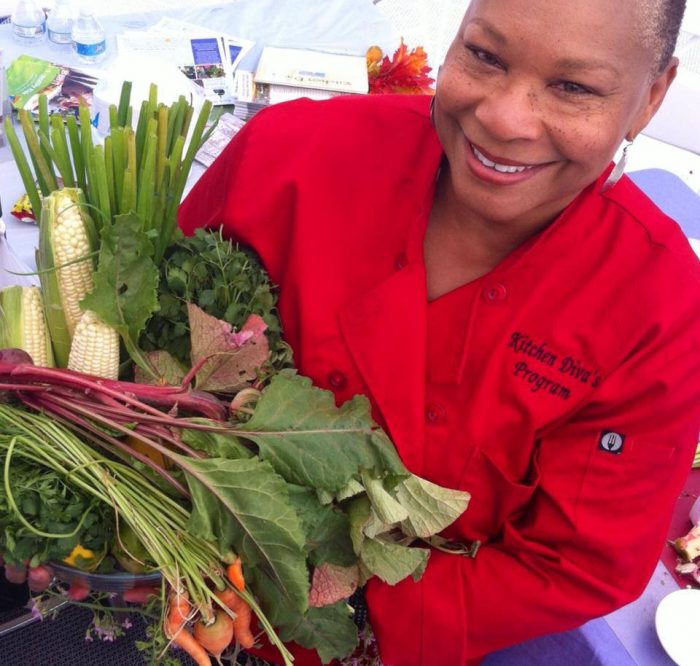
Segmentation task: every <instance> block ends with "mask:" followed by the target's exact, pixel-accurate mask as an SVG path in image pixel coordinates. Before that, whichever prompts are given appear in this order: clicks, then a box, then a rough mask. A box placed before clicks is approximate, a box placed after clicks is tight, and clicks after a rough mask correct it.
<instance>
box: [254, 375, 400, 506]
mask: <svg viewBox="0 0 700 666" xmlns="http://www.w3.org/2000/svg"><path fill="white" fill-rule="evenodd" d="M240 430H241V431H242V433H245V434H244V435H243V436H244V437H247V438H249V439H251V440H253V441H254V442H255V443H256V444H257V445H258V447H259V449H260V457H261V458H262V459H264V460H267V461H269V462H270V464H271V465H272V466H273V467H274V468H275V470H276V471H277V472H278V473H279V474H280V475H281V476H283V477H284V478H285V479H286V480H287V481H289V482H290V483H295V484H298V485H302V486H309V487H311V488H315V489H317V490H325V491H328V492H331V493H335V492H338V491H340V490H341V489H344V488H345V487H346V486H347V485H348V483H349V482H350V481H351V479H353V478H357V477H358V475H359V472H360V470H361V469H367V470H372V471H373V473H374V475H375V476H381V475H382V474H387V473H391V474H407V473H408V472H407V471H406V469H405V467H404V466H403V464H402V463H401V461H400V459H399V457H398V455H397V454H396V452H395V451H394V448H393V446H392V445H391V442H390V441H389V440H388V438H386V436H382V433H381V432H380V431H378V430H377V429H376V425H375V424H374V423H373V421H372V417H371V415H370V407H369V402H368V401H367V399H366V398H364V397H363V396H355V397H354V398H353V399H352V400H349V401H348V402H346V403H345V404H343V405H342V406H340V407H336V404H335V399H334V397H333V394H332V393H331V392H330V391H324V390H322V389H319V388H316V387H314V386H312V384H311V381H310V380H309V379H308V378H306V377H299V376H297V375H294V374H292V373H281V374H279V375H277V376H276V377H274V378H273V379H272V381H271V383H270V385H269V386H268V387H267V388H266V389H265V391H264V392H263V394H262V396H261V397H260V399H259V401H258V403H257V405H256V408H255V412H254V414H253V416H252V418H251V419H250V421H248V422H247V423H245V424H243V425H242V426H241V427H240Z"/></svg>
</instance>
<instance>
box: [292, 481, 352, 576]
mask: <svg viewBox="0 0 700 666" xmlns="http://www.w3.org/2000/svg"><path fill="white" fill-rule="evenodd" d="M289 498H290V501H291V502H292V505H293V506H294V508H295V510H296V513H297V515H298V516H299V517H300V519H301V524H302V528H303V530H304V534H305V535H306V553H307V557H308V559H309V563H310V564H311V565H313V566H319V565H320V564H323V563H324V562H329V563H331V564H336V565H338V566H341V567H349V566H350V565H352V564H355V562H356V561H357V556H356V555H355V552H354V551H353V547H352V541H351V540H350V521H349V519H348V516H347V515H346V514H345V513H343V512H342V511H340V510H339V509H338V508H336V507H334V506H331V505H327V504H325V505H324V504H321V502H319V500H318V495H317V494H316V493H315V492H314V491H313V490H311V489H310V488H302V487H300V486H290V492H289Z"/></svg>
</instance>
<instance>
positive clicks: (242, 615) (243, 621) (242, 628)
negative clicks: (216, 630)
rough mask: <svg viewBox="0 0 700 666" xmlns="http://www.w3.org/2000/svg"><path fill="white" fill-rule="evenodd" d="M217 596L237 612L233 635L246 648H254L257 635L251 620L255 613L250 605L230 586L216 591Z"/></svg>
mask: <svg viewBox="0 0 700 666" xmlns="http://www.w3.org/2000/svg"><path fill="white" fill-rule="evenodd" d="M216 596H217V598H218V599H219V601H221V603H222V604H224V606H226V608H229V609H230V610H232V611H233V612H234V613H235V614H236V617H235V618H234V620H233V635H234V637H235V638H236V640H237V641H238V642H239V643H240V645H241V647H242V648H243V649H244V650H247V649H249V648H252V647H253V644H254V643H255V636H253V632H252V631H251V630H250V621H251V619H252V615H253V613H252V611H251V610H250V606H249V605H248V604H247V603H246V601H245V600H244V599H241V597H239V596H238V594H237V593H236V592H235V591H234V590H232V589H231V588H230V587H227V588H226V589H225V590H222V591H220V592H216Z"/></svg>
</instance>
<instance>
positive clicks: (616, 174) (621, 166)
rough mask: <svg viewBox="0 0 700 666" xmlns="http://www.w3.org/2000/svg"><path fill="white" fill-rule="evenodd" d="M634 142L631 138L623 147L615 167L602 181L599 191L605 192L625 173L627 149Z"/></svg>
mask: <svg viewBox="0 0 700 666" xmlns="http://www.w3.org/2000/svg"><path fill="white" fill-rule="evenodd" d="M633 143H634V139H632V140H631V141H630V142H629V143H628V144H627V145H626V146H625V147H624V148H623V149H622V155H621V157H620V159H619V160H618V162H617V164H616V165H615V168H614V169H613V170H612V171H611V172H610V175H609V176H608V179H607V180H606V181H605V182H604V183H603V187H602V188H601V189H600V191H601V193H603V192H607V191H608V190H609V189H610V188H611V187H614V186H615V185H616V184H617V181H618V180H620V178H622V174H623V173H625V167H626V166H627V151H628V150H629V149H630V148H631V146H632V144H633Z"/></svg>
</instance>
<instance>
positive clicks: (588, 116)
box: [435, 0, 675, 225]
mask: <svg viewBox="0 0 700 666" xmlns="http://www.w3.org/2000/svg"><path fill="white" fill-rule="evenodd" d="M638 1H639V0H620V1H618V2H610V0H587V2H571V0H473V1H472V3H471V6H470V7H469V10H468V11H467V14H466V16H465V18H464V21H463V23H462V26H461V28H460V31H459V33H458V35H457V37H456V39H455V41H454V42H453V43H452V45H451V47H450V49H449V51H448V53H447V56H446V59H445V63H444V65H443V66H442V68H441V71H440V75H439V77H438V84H437V93H436V106H435V126H436V129H437V132H438V135H439V137H440V141H441V143H442V145H443V147H444V150H445V153H446V156H447V158H448V160H449V164H450V169H449V176H450V183H451V186H452V189H453V191H454V194H455V195H456V197H457V199H458V201H459V202H460V204H461V205H462V206H465V207H466V210H468V211H471V212H472V213H473V214H475V215H477V216H478V217H480V218H482V219H485V220H489V221H492V222H511V221H515V220H517V221H518V223H519V224H520V223H522V224H534V225H537V224H538V223H544V222H545V221H548V220H551V219H552V218H553V217H554V216H556V215H557V214H558V213H559V212H560V211H561V210H562V209H563V208H565V207H566V205H567V204H568V203H569V202H570V201H571V200H572V199H573V198H574V197H575V196H576V195H577V194H578V193H579V192H580V191H581V190H582V189H583V188H585V187H586V186H588V185H589V184H590V183H591V182H593V181H594V180H595V179H596V178H597V177H598V176H599V175H600V174H601V173H602V171H603V170H604V169H605V167H606V166H607V165H608V164H609V162H610V160H611V159H612V157H613V156H614V154H615V151H616V149H617V147H618V146H619V145H620V143H621V142H622V141H623V139H624V138H625V137H627V138H630V139H631V138H633V137H634V136H636V135H637V134H638V133H639V132H640V131H641V130H642V128H643V127H644V126H645V125H646V124H647V122H648V121H649V120H650V119H651V116H652V115H653V113H654V112H655V110H656V108H658V105H659V104H660V103H661V101H662V100H663V96H664V94H665V92H666V90H667V88H668V86H669V85H670V83H671V81H672V80H673V77H674V75H675V63H674V64H673V65H672V66H670V67H669V68H667V70H666V71H665V72H664V73H662V74H661V75H660V76H655V75H652V72H653V71H654V58H655V54H654V53H653V52H652V51H651V49H649V48H648V47H645V46H644V45H642V44H640V40H639V39H637V38H636V26H637V16H636V12H635V9H634V5H635V3H637V2H638Z"/></svg>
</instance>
